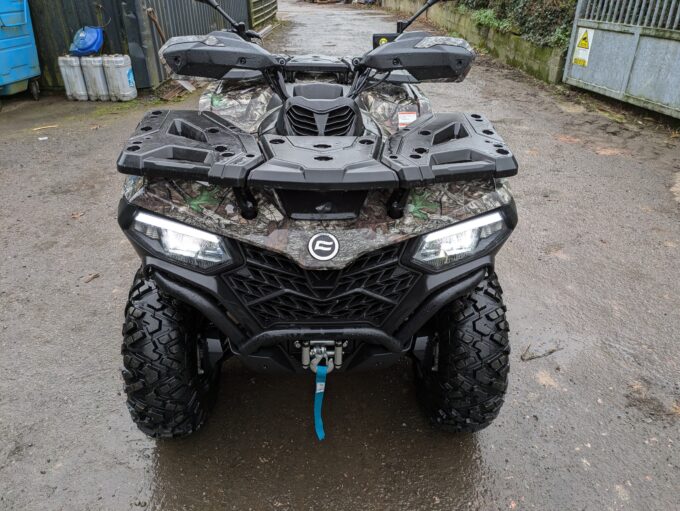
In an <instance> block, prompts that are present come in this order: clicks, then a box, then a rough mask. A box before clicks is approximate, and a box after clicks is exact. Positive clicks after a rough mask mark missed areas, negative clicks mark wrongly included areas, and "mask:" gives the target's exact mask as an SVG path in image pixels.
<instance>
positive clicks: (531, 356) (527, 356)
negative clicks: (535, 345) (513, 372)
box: [519, 344, 564, 362]
mask: <svg viewBox="0 0 680 511" xmlns="http://www.w3.org/2000/svg"><path fill="white" fill-rule="evenodd" d="M529 348H531V344H529V345H528V346H527V347H526V349H525V350H524V353H522V354H521V355H520V357H519V358H520V360H521V361H522V362H528V361H529V360H536V359H537V358H544V357H548V356H550V355H552V354H553V353H557V352H558V351H560V350H562V349H564V348H562V347H561V346H555V347H554V348H550V349H548V350H546V351H544V352H543V353H534V352H533V351H529Z"/></svg>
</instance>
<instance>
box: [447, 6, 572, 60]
mask: <svg viewBox="0 0 680 511" xmlns="http://www.w3.org/2000/svg"><path fill="white" fill-rule="evenodd" d="M455 1H456V2H457V8H458V9H460V10H462V11H465V12H469V11H473V12H472V17H473V19H474V21H475V22H476V23H477V24H478V25H481V26H485V27H489V28H493V29H496V30H499V31H502V32H512V33H516V34H519V35H521V36H522V37H523V38H524V39H527V40H529V41H531V42H533V43H536V44H539V45H541V46H549V47H553V48H566V46H567V44H568V43H569V36H570V34H571V26H572V23H573V20H574V11H575V9H576V0H455Z"/></svg>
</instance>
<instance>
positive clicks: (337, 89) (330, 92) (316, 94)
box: [293, 83, 344, 99]
mask: <svg viewBox="0 0 680 511" xmlns="http://www.w3.org/2000/svg"><path fill="white" fill-rule="evenodd" d="M343 95H344V90H343V88H342V85H338V84H336V83H301V84H298V85H296V86H295V87H293V96H300V97H303V98H307V99H338V98H341V97H342V96H343Z"/></svg>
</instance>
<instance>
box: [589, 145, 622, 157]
mask: <svg viewBox="0 0 680 511" xmlns="http://www.w3.org/2000/svg"><path fill="white" fill-rule="evenodd" d="M595 153H596V154H599V155H600V156H618V155H621V154H630V151H628V150H627V149H617V148H616V147H596V148H595Z"/></svg>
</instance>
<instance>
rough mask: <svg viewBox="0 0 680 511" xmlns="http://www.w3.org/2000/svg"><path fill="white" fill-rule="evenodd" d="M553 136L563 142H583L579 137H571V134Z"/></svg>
mask: <svg viewBox="0 0 680 511" xmlns="http://www.w3.org/2000/svg"><path fill="white" fill-rule="evenodd" d="M555 138H556V139H557V140H559V141H560V142H564V143H565V144H580V143H581V142H583V141H582V140H581V139H580V138H577V137H572V136H571V135H556V136H555Z"/></svg>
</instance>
